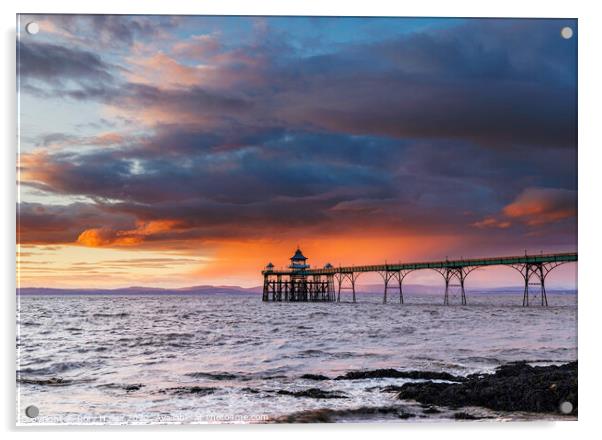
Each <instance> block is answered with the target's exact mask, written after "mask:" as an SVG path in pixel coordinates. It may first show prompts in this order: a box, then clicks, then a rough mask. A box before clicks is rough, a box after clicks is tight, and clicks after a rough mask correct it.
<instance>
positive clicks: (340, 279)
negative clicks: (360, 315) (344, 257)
mask: <svg viewBox="0 0 602 440" xmlns="http://www.w3.org/2000/svg"><path fill="white" fill-rule="evenodd" d="M341 284H343V279H342V278H339V288H338V292H337V302H341Z"/></svg>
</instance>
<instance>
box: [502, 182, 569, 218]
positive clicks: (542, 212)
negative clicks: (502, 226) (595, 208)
mask: <svg viewBox="0 0 602 440" xmlns="http://www.w3.org/2000/svg"><path fill="white" fill-rule="evenodd" d="M503 213H504V215H506V216H507V217H510V218H514V219H520V220H522V221H524V222H525V223H527V224H528V225H531V226H536V225H542V224H546V223H552V222H556V221H559V220H563V219H566V218H569V217H574V216H576V215H577V192H576V191H570V190H566V189H556V188H527V189H525V190H524V191H523V192H522V193H521V194H520V195H519V196H518V197H517V198H516V200H515V201H514V202H512V203H511V204H509V205H508V206H506V207H505V208H504V210H503Z"/></svg>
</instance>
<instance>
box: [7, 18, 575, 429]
mask: <svg viewBox="0 0 602 440" xmlns="http://www.w3.org/2000/svg"><path fill="white" fill-rule="evenodd" d="M577 30H578V29H577V20H575V19H520V18H516V19H479V18H472V19H460V18H428V17H422V18H418V17H416V18H403V17H397V18H396V17H285V16H282V17H277V16H272V17H259V16H257V17H251V16H244V17H243V16H145V15H132V16H128V15H52V14H39V15H19V16H18V17H17V88H18V109H17V110H18V148H19V151H18V163H17V167H18V206H17V286H18V287H17V311H16V312H17V317H16V319H17V341H16V342H17V365H16V381H17V396H16V398H17V423H18V424H23V425H39V424H60V425H69V424H124V423H126V424H159V423H164V424H180V423H183V424H196V423H301V422H311V423H319V422H351V423H353V422H361V423H385V422H387V423H388V422H403V423H407V422H433V421H448V422H450V423H451V422H457V421H467V420H483V419H491V420H500V421H501V420H504V421H506V420H509V421H517V420H521V421H522V420H575V419H576V418H577V324H576V323H577V281H576V271H577V267H576V266H577V35H578V32H577Z"/></svg>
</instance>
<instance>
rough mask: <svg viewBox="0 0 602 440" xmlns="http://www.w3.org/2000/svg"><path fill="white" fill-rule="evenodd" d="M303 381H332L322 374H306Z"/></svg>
mask: <svg viewBox="0 0 602 440" xmlns="http://www.w3.org/2000/svg"><path fill="white" fill-rule="evenodd" d="M301 379H308V380H330V377H326V376H323V375H321V374H304V375H303V376H301Z"/></svg>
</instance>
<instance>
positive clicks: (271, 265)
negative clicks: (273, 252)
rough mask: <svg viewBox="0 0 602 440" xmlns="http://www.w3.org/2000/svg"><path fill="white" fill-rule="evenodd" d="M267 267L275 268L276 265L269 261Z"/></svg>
mask: <svg viewBox="0 0 602 440" xmlns="http://www.w3.org/2000/svg"><path fill="white" fill-rule="evenodd" d="M266 267H268V268H270V269H273V268H274V265H273V264H272V262H269V263H268V265H267V266H266Z"/></svg>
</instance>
